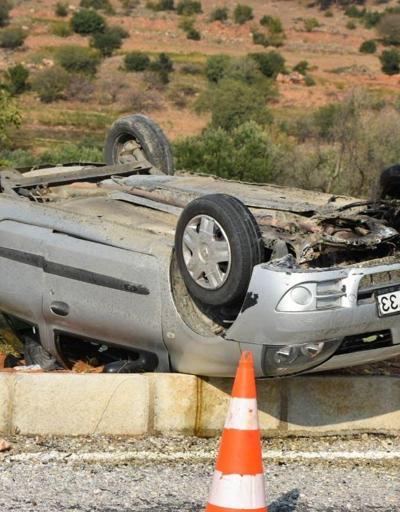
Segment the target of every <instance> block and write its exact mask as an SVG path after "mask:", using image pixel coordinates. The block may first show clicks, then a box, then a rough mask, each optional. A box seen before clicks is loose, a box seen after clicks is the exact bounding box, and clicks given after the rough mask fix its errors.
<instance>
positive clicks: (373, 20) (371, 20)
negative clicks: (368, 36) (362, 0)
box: [363, 11, 382, 28]
mask: <svg viewBox="0 0 400 512" xmlns="http://www.w3.org/2000/svg"><path fill="white" fill-rule="evenodd" d="M381 19H382V13H380V12H378V11H366V13H365V14H364V17H363V23H364V25H365V27H366V28H373V27H376V25H378V23H379V22H380V21H381Z"/></svg>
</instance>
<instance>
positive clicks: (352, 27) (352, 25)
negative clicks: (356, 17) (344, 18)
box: [346, 21, 357, 30]
mask: <svg viewBox="0 0 400 512" xmlns="http://www.w3.org/2000/svg"><path fill="white" fill-rule="evenodd" d="M346 28H347V29H348V30H355V29H356V28H357V25H356V24H355V23H354V21H348V22H347V23H346Z"/></svg>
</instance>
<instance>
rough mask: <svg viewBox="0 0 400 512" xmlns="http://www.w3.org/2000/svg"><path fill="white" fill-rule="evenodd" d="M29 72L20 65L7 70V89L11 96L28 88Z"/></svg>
mask: <svg viewBox="0 0 400 512" xmlns="http://www.w3.org/2000/svg"><path fill="white" fill-rule="evenodd" d="M28 78H29V70H28V69H26V67H24V66H23V65H22V64H17V65H16V66H12V67H10V68H8V69H7V72H6V79H7V82H8V84H7V88H8V90H9V91H10V92H11V94H21V93H23V92H24V91H26V89H27V88H28Z"/></svg>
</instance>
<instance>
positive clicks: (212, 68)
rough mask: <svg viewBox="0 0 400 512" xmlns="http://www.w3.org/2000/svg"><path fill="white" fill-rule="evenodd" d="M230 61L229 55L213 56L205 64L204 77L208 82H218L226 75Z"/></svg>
mask: <svg viewBox="0 0 400 512" xmlns="http://www.w3.org/2000/svg"><path fill="white" fill-rule="evenodd" d="M231 62H232V59H231V58H230V57H229V55H213V56H212V57H208V59H207V63H206V77H207V80H208V81H209V82H213V83H217V82H219V81H220V80H221V79H222V78H223V77H224V76H225V73H226V70H227V69H228V67H229V65H230V64H231Z"/></svg>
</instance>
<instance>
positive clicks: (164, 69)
mask: <svg viewBox="0 0 400 512" xmlns="http://www.w3.org/2000/svg"><path fill="white" fill-rule="evenodd" d="M150 69H151V70H152V71H156V72H157V73H158V75H159V77H160V80H161V82H162V83H163V84H167V83H168V82H169V74H170V73H171V72H172V71H173V70H174V65H173V63H172V60H171V58H170V57H169V55H167V54H166V53H160V55H159V56H158V59H157V60H156V61H155V62H152V63H151V64H150Z"/></svg>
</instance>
